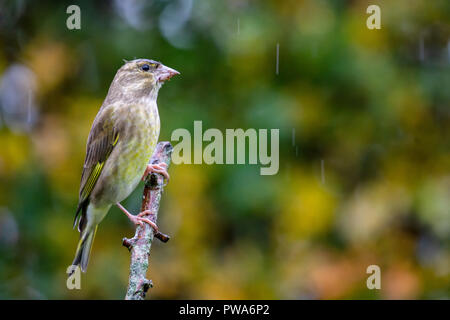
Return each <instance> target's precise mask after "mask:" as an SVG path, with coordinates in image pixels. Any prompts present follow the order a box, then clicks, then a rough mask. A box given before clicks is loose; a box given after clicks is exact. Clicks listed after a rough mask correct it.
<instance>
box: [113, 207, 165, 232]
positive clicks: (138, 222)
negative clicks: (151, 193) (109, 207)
mask: <svg viewBox="0 0 450 320" xmlns="http://www.w3.org/2000/svg"><path fill="white" fill-rule="evenodd" d="M116 204H117V206H118V207H119V209H120V210H121V211H122V212H123V213H125V215H126V216H127V217H128V219H130V221H131V222H133V223H134V224H135V225H139V226H143V225H144V222H145V223H148V224H149V225H150V227H152V228H153V230H154V231H155V233H158V226H157V225H156V223H154V222H153V221H151V220H150V219H147V218H143V216H147V215H149V214H150V213H151V212H150V210H145V211H142V212H141V213H139V214H138V215H136V216H135V215H132V214H131V213H129V212H128V210H127V209H125V208H124V207H123V206H122V205H121V204H120V203H119V202H117V203H116Z"/></svg>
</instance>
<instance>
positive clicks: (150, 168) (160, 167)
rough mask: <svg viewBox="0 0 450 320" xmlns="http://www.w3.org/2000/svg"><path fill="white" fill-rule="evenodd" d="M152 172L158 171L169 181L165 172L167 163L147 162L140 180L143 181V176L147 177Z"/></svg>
mask: <svg viewBox="0 0 450 320" xmlns="http://www.w3.org/2000/svg"><path fill="white" fill-rule="evenodd" d="M152 172H154V173H159V174H160V175H162V176H163V177H164V178H165V179H166V180H167V182H169V179H170V176H169V173H168V172H167V164H166V163H164V162H160V163H154V164H148V165H147V168H146V169H145V172H144V175H143V176H142V180H143V181H144V180H145V178H147V176H148V175H149V174H150V173H152Z"/></svg>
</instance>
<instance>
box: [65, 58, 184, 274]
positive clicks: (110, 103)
mask: <svg viewBox="0 0 450 320" xmlns="http://www.w3.org/2000/svg"><path fill="white" fill-rule="evenodd" d="M177 74H179V72H178V71H176V70H174V69H171V68H169V67H166V66H165V65H163V64H162V63H160V62H157V61H154V60H148V59H136V60H132V61H125V64H124V65H123V66H122V67H121V68H120V69H119V70H118V71H117V73H116V75H115V77H114V79H113V81H112V83H111V86H110V87H109V90H108V94H107V96H106V98H105V100H104V101H103V104H102V106H101V108H100V110H99V112H98V113H97V116H96V117H95V120H94V123H93V124H92V128H91V131H90V132H89V137H88V140H87V145H86V158H85V160H84V165H83V172H82V175H81V184H80V192H79V201H78V207H77V211H76V214H75V220H74V227H75V226H76V225H77V223H78V231H79V232H80V241H79V243H78V247H77V251H76V253H75V259H74V260H73V262H72V266H74V267H75V266H80V268H81V271H83V272H86V269H87V265H88V262H89V255H90V251H91V248H92V243H93V241H94V237H95V233H96V231H97V227H98V224H99V223H100V222H101V221H102V220H103V218H104V217H105V216H106V214H107V213H108V211H109V209H110V208H111V206H112V205H117V206H118V207H119V208H120V210H121V211H123V212H124V213H125V214H126V215H127V217H128V218H129V219H130V220H131V221H132V222H133V223H134V224H139V225H142V223H148V224H150V226H151V227H153V228H154V229H155V231H157V230H158V227H157V226H156V225H155V224H154V223H153V222H152V221H151V220H149V219H147V218H145V215H147V214H149V212H146V211H144V212H141V213H139V214H138V215H136V216H134V215H132V214H131V213H129V212H128V211H127V210H126V209H125V208H124V207H123V206H122V205H121V204H120V202H121V201H122V200H124V199H125V198H127V197H128V196H129V195H130V193H131V192H132V191H133V190H134V189H135V188H136V186H137V185H138V183H139V181H140V180H141V179H145V177H146V176H147V175H148V174H150V173H151V172H157V173H160V174H162V175H163V176H165V177H166V179H167V180H168V179H169V175H168V174H167V170H166V168H167V166H166V165H165V163H158V164H148V162H149V160H150V158H151V156H152V154H153V151H154V150H155V147H156V144H157V142H158V137H159V129H160V120H159V114H158V106H157V104H156V99H157V97H158V91H159V89H160V88H161V86H162V84H163V83H164V82H165V81H166V80H169V79H170V78H172V77H173V76H175V75H177ZM72 270H74V268H73V269H72Z"/></svg>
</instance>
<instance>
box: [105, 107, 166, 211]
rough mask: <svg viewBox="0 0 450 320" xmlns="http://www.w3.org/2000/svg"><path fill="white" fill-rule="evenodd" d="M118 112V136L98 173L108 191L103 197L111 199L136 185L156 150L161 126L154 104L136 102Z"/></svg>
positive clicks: (112, 200)
mask: <svg viewBox="0 0 450 320" xmlns="http://www.w3.org/2000/svg"><path fill="white" fill-rule="evenodd" d="M118 112H120V113H121V114H120V115H118V116H119V117H120V120H119V121H121V123H120V130H119V140H118V142H117V145H116V146H115V147H114V149H113V151H112V152H111V155H110V157H109V158H108V160H107V161H106V163H105V167H104V169H103V172H102V174H101V177H100V178H101V179H102V180H103V183H104V185H105V186H106V189H107V190H108V191H107V193H109V194H108V195H105V198H106V199H107V201H108V202H111V203H116V202H120V201H122V200H124V199H125V198H126V197H128V196H129V195H130V193H131V192H132V191H133V190H134V189H135V188H136V186H137V185H138V183H139V181H140V180H141V178H142V175H143V174H144V171H145V168H146V166H147V163H148V162H149V160H150V158H151V156H152V154H153V151H154V150H155V147H156V144H157V141H158V137H159V129H160V122H159V115H158V110H157V107H156V104H155V105H154V106H152V108H149V107H148V106H145V105H137V106H132V107H128V108H126V109H122V110H119V111H118ZM105 191H106V190H105Z"/></svg>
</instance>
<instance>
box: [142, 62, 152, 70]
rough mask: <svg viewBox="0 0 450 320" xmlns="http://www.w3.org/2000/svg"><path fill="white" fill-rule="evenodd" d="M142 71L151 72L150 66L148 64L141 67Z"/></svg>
mask: <svg viewBox="0 0 450 320" xmlns="http://www.w3.org/2000/svg"><path fill="white" fill-rule="evenodd" d="M141 69H142V71H148V70H150V66H149V65H148V64H144V65H142V66H141Z"/></svg>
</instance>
